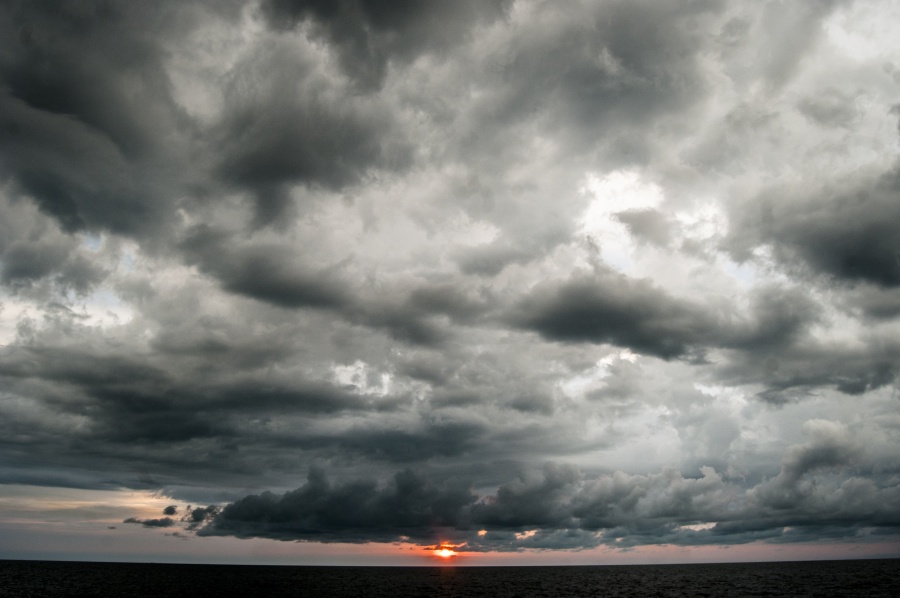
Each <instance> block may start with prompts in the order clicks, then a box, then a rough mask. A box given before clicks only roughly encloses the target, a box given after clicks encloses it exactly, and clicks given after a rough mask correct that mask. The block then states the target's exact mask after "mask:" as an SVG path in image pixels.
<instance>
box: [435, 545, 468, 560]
mask: <svg viewBox="0 0 900 598" xmlns="http://www.w3.org/2000/svg"><path fill="white" fill-rule="evenodd" d="M459 546H460V545H458V544H449V543H447V542H441V543H440V544H438V545H437V546H431V547H429V548H430V549H431V554H432V556H434V557H437V558H439V559H440V560H442V561H449V560H450V559H453V558H455V557H458V556H459V553H458V552H456V550H455V549H456V548H459Z"/></svg>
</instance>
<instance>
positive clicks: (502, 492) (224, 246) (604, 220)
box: [0, 0, 900, 558]
mask: <svg viewBox="0 0 900 598" xmlns="http://www.w3.org/2000/svg"><path fill="white" fill-rule="evenodd" d="M897 19H900V12H898V8H897V7H896V6H894V4H893V3H890V2H887V1H881V0H879V1H873V2H866V3H863V2H853V1H834V2H820V3H816V4H815V6H812V5H790V6H788V5H785V4H783V3H777V2H766V3H758V4H748V3H740V2H734V1H729V0H710V1H707V0H700V1H697V0H684V1H682V0H677V1H673V2H666V3H659V2H650V1H644V0H638V1H620V0H584V1H579V2H573V3H567V4H566V5H565V6H563V5H562V4H561V3H556V2H549V1H544V0H497V1H493V0H492V1H474V0H472V1H469V0H465V1H458V2H440V1H431V0H428V1H417V2H406V1H402V2H391V3H385V2H376V1H369V0H339V1H335V2H321V1H317V0H315V1H314V0H259V1H258V2H250V3H241V2H226V3H219V2H217V3H210V2H207V1H206V0H189V1H184V2H168V1H166V2H157V3H153V4H135V3H129V2H120V1H118V0H112V1H109V2H101V3H78V2H75V3H66V4H65V5H62V6H58V5H57V4H55V3H49V2H43V1H37V2H28V3H6V5H4V6H3V7H0V464H2V465H0V494H2V493H3V491H4V489H9V488H12V487H14V486H15V488H16V492H18V491H19V490H18V488H19V487H20V486H22V487H26V486H27V487H29V488H58V489H59V492H61V493H65V492H69V491H71V492H74V489H81V490H80V491H95V490H96V491H98V492H99V491H102V492H110V493H119V494H120V495H121V496H122V497H127V496H131V495H129V494H128V493H129V492H131V491H140V492H145V491H146V492H153V493H155V495H156V496H157V498H158V500H159V501H160V503H159V506H158V508H157V507H154V509H155V510H154V511H153V512H148V511H147V510H146V509H145V508H144V507H141V506H139V505H136V506H135V508H134V509H133V510H129V511H125V512H122V511H120V510H116V511H115V513H116V515H115V517H113V518H112V519H110V520H109V521H108V522H107V523H115V522H118V521H121V520H122V519H123V518H125V517H128V516H129V515H133V518H132V521H130V522H132V523H135V524H136V525H135V526H119V528H120V530H119V531H120V532H121V528H122V527H125V528H126V529H127V531H126V532H122V533H118V535H119V536H124V535H126V534H127V533H143V534H153V533H154V532H153V528H162V527H166V528H167V530H168V531H169V532H170V533H171V532H172V531H173V530H174V529H176V528H177V529H179V534H180V537H184V533H183V531H182V530H181V528H182V527H184V528H187V529H188V530H191V531H196V532H199V537H197V538H194V539H192V540H191V542H192V545H194V546H198V547H200V546H218V545H222V544H216V543H217V542H220V543H221V542H224V541H223V540H221V537H224V536H232V537H239V538H249V537H256V538H275V539H282V540H303V541H307V542H327V543H335V542H352V543H357V544H365V543H367V542H401V543H402V542H412V543H415V544H418V545H420V546H422V547H425V546H432V545H438V544H439V543H440V542H441V541H447V542H452V543H454V544H463V543H465V546H466V547H467V549H468V550H473V551H506V552H516V551H521V550H530V549H535V550H538V549H541V550H550V549H585V548H591V547H600V546H607V547H611V548H613V549H616V548H619V549H627V548H630V547H635V546H640V545H644V544H655V545H682V546H687V545H698V544H717V543H718V544H723V545H726V544H741V543H747V542H757V541H758V542H793V541H810V542H812V541H816V540H823V541H828V542H831V541H835V542H836V541H840V542H845V543H847V545H850V544H853V543H862V542H875V538H882V539H883V538H896V535H897V534H896V533H895V532H896V529H897V527H896V526H897V513H896V508H895V506H894V505H896V504H898V502H900V501H898V500H897V485H896V476H897V470H896V462H897V448H896V447H897V443H896V428H897V425H896V407H897V392H896V391H897V384H898V379H897V377H898V375H900V367H898V364H900V343H898V342H897V340H896V339H897V338H898V334H900V320H898V317H900V294H898V293H900V261H898V255H900V237H898V233H897V231H898V230H900V208H898V206H900V202H898V201H897V197H898V193H900V179H898V170H897V168H898V166H897V164H898V161H897V156H896V148H897V139H898V137H897V116H898V114H897V111H898V110H897V102H898V100H897V97H896V84H897V82H898V81H900V54H898V53H897V51H896V49H895V47H896V44H895V43H894V37H895V32H894V31H893V30H892V28H891V27H890V25H889V24H891V23H895V22H897ZM398 472H399V473H398ZM304 476H308V477H307V481H306V483H305V484H300V483H298V480H303V479H304ZM298 486H299V487H298ZM123 500H125V499H124V498H123ZM132 500H137V499H132ZM5 504H6V503H2V502H0V511H3V509H4V508H6V507H5V506H4V505H5ZM189 505H190V506H189ZM197 505H204V506H197ZM166 506H171V508H169V509H167V510H166V511H164V512H160V511H161V510H162V509H164V508H165V507H166ZM10 508H11V507H10ZM78 508H81V507H78ZM116 508H117V509H121V508H124V507H118V506H117V507H116ZM16 513H18V511H16ZM15 517H18V515H14V517H13V518H15ZM0 519H2V517H0ZM85 525H87V524H85ZM140 528H147V529H146V530H142V529H140ZM54 529H56V528H54ZM158 531H159V533H160V534H161V533H163V532H164V531H166V530H158ZM48 533H49V532H48ZM53 533H56V532H53ZM201 538H202V539H201ZM204 543H205V544H204ZM238 544H241V543H238ZM243 544H245V545H246V544H249V543H243ZM356 548H359V547H356ZM201 552H202V549H201ZM846 554H847V555H849V554H851V553H850V552H847V553H846ZM198 558H199V557H198Z"/></svg>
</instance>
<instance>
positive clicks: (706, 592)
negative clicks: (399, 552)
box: [0, 559, 900, 598]
mask: <svg viewBox="0 0 900 598" xmlns="http://www.w3.org/2000/svg"><path fill="white" fill-rule="evenodd" d="M181 595H193V596H207V595H218V596H227V595H248V596H315V597H316V598H319V597H324V598H327V597H329V596H365V597H367V598H374V597H381V596H390V597H397V598H402V597H405V596H422V597H423V598H441V597H445V596H467V597H479V596H490V597H492V598H494V597H496V598H503V597H512V596H522V597H525V596H610V597H612V596H865V597H874V596H900V559H891V560H861V561H816V562H798V563H744V564H714V565H635V566H598V567H455V568H454V567H443V568H429V567H261V566H236V565H156V564H132V563H74V562H49V561H0V596H152V597H154V598H160V597H162V596H181Z"/></svg>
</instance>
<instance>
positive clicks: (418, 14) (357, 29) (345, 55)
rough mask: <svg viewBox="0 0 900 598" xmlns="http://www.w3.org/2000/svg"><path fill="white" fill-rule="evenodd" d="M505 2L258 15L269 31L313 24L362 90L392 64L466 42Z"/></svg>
mask: <svg viewBox="0 0 900 598" xmlns="http://www.w3.org/2000/svg"><path fill="white" fill-rule="evenodd" d="M510 4H511V2H509V0H490V1H488V2H477V1H474V0H464V1H461V2H453V3H450V4H448V3H445V2H439V1H433V0H427V1H425V2H407V1H401V2H392V3H389V4H385V3H382V2H377V1H371V0H341V1H340V2H321V1H317V0H267V1H266V2H263V3H262V11H263V14H265V16H266V18H267V21H268V23H269V25H270V26H272V27H273V28H275V29H290V28H293V27H296V26H297V25H298V23H302V22H307V21H309V22H311V23H312V24H313V31H314V32H315V34H316V35H317V36H321V37H324V38H325V39H327V40H328V42H329V45H330V46H331V47H332V48H334V49H335V51H336V52H337V53H338V55H339V57H340V62H341V67H342V68H343V69H344V71H345V72H346V73H347V74H348V75H349V76H350V77H352V78H353V80H354V81H356V82H357V83H358V84H359V86H360V87H362V88H363V89H371V88H373V87H377V86H380V84H381V83H382V81H383V80H384V77H385V76H386V73H387V70H388V67H389V64H390V62H391V61H392V60H399V61H402V62H408V61H411V60H413V59H415V58H416V57H417V56H418V55H420V54H422V53H424V52H441V51H447V50H448V49H451V48H452V47H453V46H456V45H459V44H461V43H464V42H465V41H466V39H467V38H469V37H470V36H471V34H472V33H471V32H472V29H473V27H474V26H477V25H478V24H484V23H490V22H491V21H493V20H495V19H498V18H501V17H502V16H503V14H504V13H505V11H506V10H507V7H508V6H509V5H510Z"/></svg>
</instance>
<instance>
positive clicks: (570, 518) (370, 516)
mask: <svg viewBox="0 0 900 598" xmlns="http://www.w3.org/2000/svg"><path fill="white" fill-rule="evenodd" d="M805 428H806V430H807V432H808V433H809V434H810V435H811V436H812V439H811V440H810V441H809V442H807V443H805V444H802V445H794V446H792V447H790V448H789V450H788V452H787V454H786V455H785V457H784V459H783V461H782V468H781V473H779V474H778V475H777V476H776V477H774V478H772V479H770V480H766V481H763V482H761V483H759V484H757V485H756V486H754V487H751V488H749V489H743V488H741V487H740V486H738V485H736V484H735V483H734V481H733V480H726V479H724V478H723V477H722V475H721V474H719V473H718V472H716V471H715V470H714V469H713V468H711V467H702V468H701V470H702V471H701V473H702V475H701V476H700V477H695V478H685V477H683V476H682V474H681V473H680V472H678V471H675V470H663V471H661V472H660V473H656V474H649V475H629V474H625V473H623V472H616V473H615V474H610V475H604V476H601V477H597V478H586V477H585V476H584V475H583V474H582V473H581V472H580V471H579V470H578V469H577V468H574V467H571V466H563V465H556V464H547V465H545V466H544V468H543V470H542V471H541V472H534V473H524V474H523V475H521V476H520V477H519V478H518V479H515V480H513V481H510V482H508V483H505V484H503V485H501V486H500V487H499V488H497V490H496V493H494V494H488V495H483V496H479V495H477V494H476V493H475V492H474V491H473V490H472V488H471V486H470V485H468V484H465V483H460V482H458V481H452V482H448V483H446V484H444V485H443V486H437V485H435V484H434V483H432V482H429V481H427V479H425V478H423V477H421V476H420V475H417V474H415V473H413V472H410V471H406V472H403V473H400V474H397V475H395V476H394V477H393V478H392V479H391V480H390V481H388V482H387V483H386V484H384V485H378V484H376V483H375V482H373V481H364V480H354V481H347V482H344V483H341V484H331V483H330V482H329V481H328V480H327V478H326V476H325V473H324V472H323V471H321V470H318V469H316V470H313V471H311V472H310V475H309V480H308V482H307V483H306V484H305V485H304V486H302V487H301V488H299V489H297V490H295V491H291V492H288V493H285V494H283V495H281V496H276V495H274V494H271V493H264V494H261V495H252V496H247V497H245V498H242V499H240V500H238V501H236V502H234V503H231V504H229V505H227V506H225V507H224V508H223V509H222V511H221V512H220V513H219V514H218V515H216V517H214V518H213V519H212V520H210V522H209V524H208V525H207V526H205V527H203V528H202V529H201V531H200V532H199V533H200V534H201V535H236V536H238V537H267V538H275V539H280V540H298V539H299V540H317V541H325V542H366V541H375V542H392V541H398V540H401V539H406V540H410V541H413V542H417V543H419V544H422V545H428V544H430V543H434V542H435V541H436V540H438V539H439V538H445V539H446V538H448V537H450V538H452V539H453V541H454V542H460V543H462V542H465V549H466V550H475V551H480V550H500V551H519V550H524V549H527V548H543V549H548V548H587V547H592V546H597V545H599V544H610V545H618V546H621V545H625V546H633V545H636V544H642V543H659V544H670V543H671V544H679V545H694V544H706V543H716V542H728V543H735V544H738V543H744V542H751V541H756V540H760V539H764V540H767V541H778V542H782V541H787V542H790V541H805V540H808V539H809V538H810V537H815V536H817V535H819V534H821V533H822V531H821V530H823V529H829V530H830V532H829V533H830V534H833V535H834V537H838V538H845V537H854V536H857V535H858V534H861V533H863V531H862V530H863V529H864V528H865V529H870V528H880V527H885V528H887V530H889V529H891V528H892V527H893V526H895V525H896V524H897V521H898V517H900V513H898V511H897V509H896V508H891V507H887V505H888V504H889V502H886V501H885V500H884V499H886V498H888V497H889V496H894V495H897V493H898V492H900V488H898V487H897V486H896V485H895V484H893V485H892V482H891V481H890V479H889V478H887V477H884V476H881V475H879V474H876V473H873V472H870V473H868V474H863V475H862V476H860V477H852V478H850V479H848V480H846V481H844V482H843V483H841V484H840V485H838V486H834V485H833V483H832V481H831V480H830V479H828V476H827V472H828V471H829V470H832V471H837V470H840V469H841V468H846V467H851V466H854V467H857V468H858V467H859V466H860V465H862V464H863V463H864V462H865V461H864V460H861V459H860V452H859V450H858V449H857V448H855V447H854V441H853V440H852V437H851V436H850V435H849V434H848V431H847V429H846V428H844V427H843V426H841V425H840V424H836V423H834V422H828V421H824V420H811V421H809V422H807V425H806V427H805ZM813 505H815V506H813ZM795 527H796V528H798V529H797V531H794V530H793V528H795ZM887 530H886V531H887Z"/></svg>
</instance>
